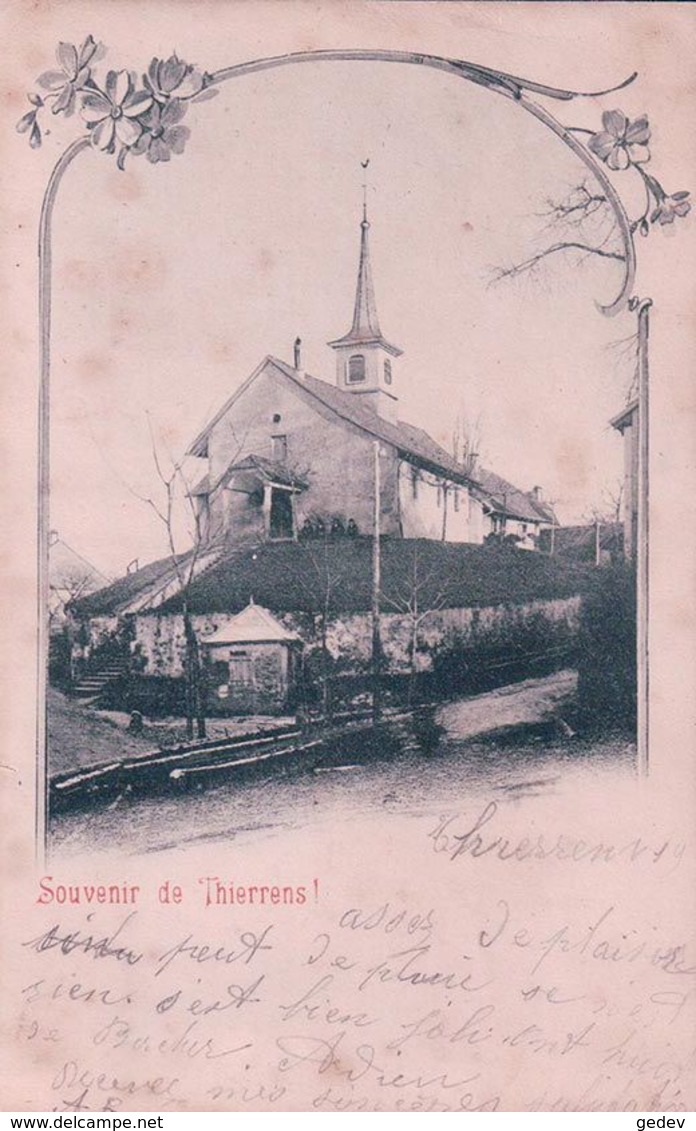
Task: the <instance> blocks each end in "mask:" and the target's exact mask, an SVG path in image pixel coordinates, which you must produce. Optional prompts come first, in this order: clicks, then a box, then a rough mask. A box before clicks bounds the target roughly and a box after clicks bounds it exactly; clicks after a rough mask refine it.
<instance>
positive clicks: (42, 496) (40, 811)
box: [36, 137, 90, 854]
mask: <svg viewBox="0 0 696 1131" xmlns="http://www.w3.org/2000/svg"><path fill="white" fill-rule="evenodd" d="M89 146H90V139H89V137H80V138H78V139H77V140H76V141H74V142H72V144H71V145H69V146H68V148H67V149H66V150H65V152H64V153H63V154H62V155H61V156H60V157H59V159H58V161H57V162H56V164H55V166H54V168H53V172H52V173H51V176H50V177H49V180H48V184H47V185H46V191H45V193H44V198H43V203H42V205H41V217H40V219H39V240H38V249H37V250H38V258H39V412H38V417H39V418H38V432H39V437H38V439H39V442H38V449H39V451H38V468H37V494H38V499H37V504H38V520H39V521H38V531H37V536H38V584H37V599H38V609H37V672H36V681H37V689H36V692H37V703H38V704H39V710H38V712H37V718H36V755H37V756H36V776H37V787H38V788H37V799H38V803H37V806H36V845H37V848H39V849H40V851H42V852H43V853H44V854H45V852H46V834H47V824H48V820H47V818H48V790H47V789H46V759H47V751H46V709H47V703H46V690H47V683H48V640H49V602H48V595H49V545H50V519H51V515H50V498H49V487H50V456H51V429H50V394H51V289H52V288H51V284H52V277H51V275H52V273H51V265H52V254H51V252H52V249H51V232H52V221H53V208H54V205H55V201H56V195H57V193H58V188H59V186H60V183H61V181H62V179H63V176H64V175H65V172H66V170H67V169H68V167H69V166H70V165H71V164H72V162H73V161H74V160H75V158H76V157H77V156H78V154H79V153H82V151H83V150H85V149H87V148H89Z"/></svg>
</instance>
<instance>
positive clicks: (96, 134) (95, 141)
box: [92, 117, 116, 149]
mask: <svg viewBox="0 0 696 1131" xmlns="http://www.w3.org/2000/svg"><path fill="white" fill-rule="evenodd" d="M115 126H116V123H115V122H114V119H113V118H110V117H109V118H104V120H103V121H102V122H99V123H98V124H97V125H96V126H95V127H94V129H93V130H92V145H95V146H96V147H97V149H108V148H109V147H110V146H111V145H112V144H113V140H114V128H115Z"/></svg>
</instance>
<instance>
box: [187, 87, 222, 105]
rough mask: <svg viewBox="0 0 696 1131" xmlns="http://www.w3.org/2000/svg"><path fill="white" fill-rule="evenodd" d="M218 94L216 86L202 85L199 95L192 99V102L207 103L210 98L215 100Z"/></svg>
mask: <svg viewBox="0 0 696 1131" xmlns="http://www.w3.org/2000/svg"><path fill="white" fill-rule="evenodd" d="M219 93H220V91H219V90H218V88H217V87H216V86H205V84H204V85H203V89H202V91H201V93H200V94H197V95H196V97H195V98H194V99H192V101H193V102H208V101H209V99H211V98H217V96H218V94H219Z"/></svg>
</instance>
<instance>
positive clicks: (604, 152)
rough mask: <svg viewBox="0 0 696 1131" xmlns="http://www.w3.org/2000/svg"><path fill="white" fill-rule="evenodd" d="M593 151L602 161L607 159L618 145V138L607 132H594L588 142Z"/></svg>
mask: <svg viewBox="0 0 696 1131" xmlns="http://www.w3.org/2000/svg"><path fill="white" fill-rule="evenodd" d="M587 144H588V145H589V147H590V149H591V150H592V152H593V153H596V154H597V157H599V158H600V160H602V161H606V159H607V157H608V156H609V154H610V153H611V151H612V149H613V148H614V146H615V145H616V138H615V137H613V136H612V135H611V134H609V133H606V132H604V131H603V132H601V133H598V134H593V135H592V137H591V138H590V140H589V142H588V143H587Z"/></svg>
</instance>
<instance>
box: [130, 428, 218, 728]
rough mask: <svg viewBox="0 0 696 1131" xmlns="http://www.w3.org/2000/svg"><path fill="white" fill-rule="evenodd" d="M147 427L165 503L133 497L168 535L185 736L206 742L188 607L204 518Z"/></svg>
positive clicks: (179, 472)
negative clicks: (182, 507)
mask: <svg viewBox="0 0 696 1131" xmlns="http://www.w3.org/2000/svg"><path fill="white" fill-rule="evenodd" d="M147 423H148V429H149V432H150V446H151V450H152V458H153V461H154V465H155V470H156V472H157V477H158V479H159V481H160V484H161V485H162V487H163V500H161V501H158V500H156V499H154V498H152V496H145V495H139V494H138V493H137V492H136V491H133V494H134V495H136V497H137V498H139V499H140V500H141V501H142V502H144V503H146V504H147V505H148V506H149V507H150V508H151V510H152V511H153V513H154V514H155V515H156V516H157V518H158V519H159V521H160V522H161V523H162V525H163V526H164V528H165V531H166V537H167V543H168V547H169V558H170V561H171V564H172V569H173V572H174V575H175V577H176V582H177V592H178V595H179V598H180V600H181V615H182V620H183V625H184V647H185V658H184V685H185V689H186V690H185V705H186V734H187V737H188V738H193V737H194V729H195V733H196V736H197V737H198V738H205V735H206V725H205V695H204V688H203V674H202V670H201V655H200V647H199V643H198V637H197V636H196V631H195V628H194V625H193V619H192V616H191V611H190V605H189V591H190V588H191V582H192V581H193V579H194V577H195V574H196V566H197V564H198V561H199V558H200V552H201V547H202V545H203V532H202V529H201V515H200V512H199V510H198V508H197V507H196V504H195V501H194V499H193V496H192V494H191V489H190V485H189V483H188V482H187V479H186V476H185V474H184V471H183V467H182V464H181V461H176V460H174V459H172V458H171V456H169V460H170V468H169V470H168V471H165V469H164V467H163V464H162V460H161V459H160V456H159V453H158V451H157V444H156V441H155V437H154V433H153V430H152V423H151V420H150V417H149V415H148V418H147ZM180 495H183V498H184V499H185V500H186V504H187V507H188V511H189V515H190V519H191V525H190V526H189V534H190V536H191V540H192V546H191V548H190V549H189V550H186V551H181V550H178V549H177V547H176V534H175V508H176V501H177V498H178V497H179V496H180Z"/></svg>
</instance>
